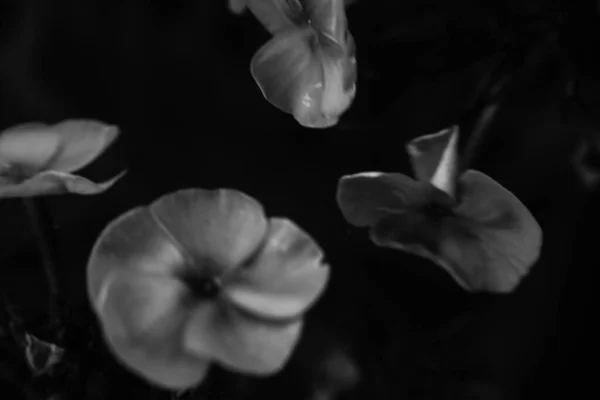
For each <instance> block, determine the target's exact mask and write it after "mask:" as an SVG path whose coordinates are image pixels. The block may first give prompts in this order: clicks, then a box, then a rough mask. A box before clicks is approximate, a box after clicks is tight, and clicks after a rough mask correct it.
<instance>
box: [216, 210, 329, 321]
mask: <svg viewBox="0 0 600 400" xmlns="http://www.w3.org/2000/svg"><path fill="white" fill-rule="evenodd" d="M322 258H323V252H322V250H321V249H320V248H319V247H318V246H317V244H316V243H315V241H314V240H313V239H312V238H311V237H310V236H309V235H308V234H306V233H305V232H304V231H302V230H301V229H300V228H299V227H298V226H297V225H296V224H294V223H293V222H291V221H289V220H287V219H280V218H273V219H272V220H271V221H270V226H269V232H268V234H267V240H266V242H265V244H264V247H263V248H262V250H261V253H260V254H259V255H258V256H256V258H253V262H252V264H251V265H248V266H247V267H246V268H244V269H243V270H240V271H238V275H236V276H235V278H234V280H232V281H231V282H227V283H226V285H225V286H226V288H225V290H224V292H225V293H224V294H225V296H227V298H228V299H229V300H230V301H232V302H234V303H235V304H236V305H237V306H238V307H240V308H243V309H244V310H246V311H248V312H250V313H253V314H256V315H260V316H262V317H265V318H273V319H276V318H287V319H291V318H294V317H297V316H299V315H300V314H301V313H302V312H303V311H305V310H306V309H307V308H308V307H309V306H310V305H311V304H313V303H314V302H315V301H316V300H317V298H318V297H319V296H320V294H321V293H322V292H323V290H324V289H325V285H326V283H327V279H328V277H329V267H328V266H326V265H323V263H322Z"/></svg>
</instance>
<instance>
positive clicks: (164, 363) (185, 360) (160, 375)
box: [96, 272, 209, 389]
mask: <svg viewBox="0 0 600 400" xmlns="http://www.w3.org/2000/svg"><path fill="white" fill-rule="evenodd" d="M184 294H185V287H184V285H183V283H181V282H180V281H178V280H176V279H174V278H168V277H165V276H164V275H153V274H134V273H131V272H119V273H113V274H112V275H111V276H109V277H108V278H107V279H106V280H105V284H104V287H103V288H102V290H101V294H100V296H99V299H98V302H99V303H98V304H97V305H96V308H97V310H98V315H99V318H100V321H101V324H102V330H103V332H104V336H105V339H106V341H107V343H108V345H109V348H110V350H111V351H112V352H113V353H114V355H115V356H116V358H117V360H119V361H120V362H121V363H122V364H123V365H124V366H125V367H126V368H128V369H129V370H131V371H132V372H134V373H136V374H137V375H139V376H141V377H142V378H144V379H146V380H147V381H149V382H150V383H152V384H154V385H156V386H160V387H163V388H169V389H184V388H189V387H191V386H195V385H197V384H198V383H200V381H201V380H202V379H203V378H204V376H205V375H206V372H207V369H208V365H209V364H208V359H206V358H202V357H195V356H192V355H189V354H186V352H185V350H184V349H182V348H181V343H180V336H179V335H178V334H177V333H178V332H180V330H181V328H182V326H183V324H184V322H185V320H186V317H188V315H189V310H188V309H187V308H186V307H183V306H182V300H183V296H184Z"/></svg>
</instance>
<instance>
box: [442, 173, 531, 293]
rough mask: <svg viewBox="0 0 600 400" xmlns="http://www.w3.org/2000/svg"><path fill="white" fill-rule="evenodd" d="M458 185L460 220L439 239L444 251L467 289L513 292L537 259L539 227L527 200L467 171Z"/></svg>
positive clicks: (453, 271)
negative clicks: (450, 231)
mask: <svg viewBox="0 0 600 400" xmlns="http://www.w3.org/2000/svg"><path fill="white" fill-rule="evenodd" d="M460 186H461V191H462V196H463V198H462V201H461V204H460V205H459V207H457V208H456V209H455V212H456V213H457V214H458V215H460V216H462V217H463V219H461V220H459V221H460V223H459V224H457V225H455V226H454V227H453V234H452V235H449V236H448V237H447V239H446V240H444V241H443V243H442V250H441V252H442V255H443V257H444V259H445V260H446V262H447V264H448V267H449V268H450V269H451V270H452V273H453V275H454V276H455V277H457V278H458V281H459V283H461V284H462V286H463V287H464V288H465V289H467V290H470V291H490V292H511V291H513V290H514V289H515V288H516V287H517V286H518V284H519V283H520V281H521V279H522V278H523V277H524V276H526V275H527V274H528V273H529V271H530V269H531V267H532V266H533V265H534V264H535V262H536V261H537V259H538V257H539V255H540V251H541V246H542V230H541V228H540V226H539V224H538V223H537V221H536V220H535V218H534V217H533V215H531V213H530V212H529V210H528V209H527V208H526V207H525V205H523V203H521V201H519V199H517V197H516V196H515V195H513V194H512V193H510V192H509V191H508V190H507V189H505V188H504V187H502V186H501V185H500V184H499V183H497V182H496V181H494V180H493V179H492V178H490V177H489V176H487V175H485V174H483V173H481V172H478V171H473V170H469V171H467V172H466V173H465V174H463V176H462V177H461V178H460ZM461 280H462V282H460V281H461Z"/></svg>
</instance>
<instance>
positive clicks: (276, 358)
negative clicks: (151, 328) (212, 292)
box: [183, 303, 302, 375]
mask: <svg viewBox="0 0 600 400" xmlns="http://www.w3.org/2000/svg"><path fill="white" fill-rule="evenodd" d="M301 330H302V321H294V322H289V323H273V322H266V321H264V320H259V319H254V318H252V317H251V316H249V315H246V314H244V313H241V312H240V311H238V310H235V309H234V308H233V307H231V306H227V305H226V304H224V303H220V304H217V306H214V305H212V304H203V305H201V306H199V307H198V308H197V309H196V310H194V312H193V314H192V317H191V319H190V320H189V321H188V324H187V325H186V327H185V328H184V333H183V337H184V339H183V340H184V343H185V345H184V346H185V348H186V349H187V351H189V352H190V353H191V354H196V355H198V356H200V357H201V356H212V357H213V358H214V359H215V360H216V361H217V362H218V363H220V364H222V365H223V366H225V367H227V368H229V369H232V370H234V371H239V372H242V373H246V374H254V375H270V374H274V373H276V372H278V371H279V370H281V369H282V368H283V366H284V365H285V363H286V362H287V360H288V359H289V357H290V356H291V354H292V352H293V350H294V348H295V346H296V343H297V342H298V339H299V337H300V333H301Z"/></svg>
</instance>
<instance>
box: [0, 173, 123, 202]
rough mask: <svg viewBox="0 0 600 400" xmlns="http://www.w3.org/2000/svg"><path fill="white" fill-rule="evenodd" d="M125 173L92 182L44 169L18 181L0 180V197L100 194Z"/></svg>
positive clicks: (76, 176) (80, 177)
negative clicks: (106, 179) (102, 180)
mask: <svg viewBox="0 0 600 400" xmlns="http://www.w3.org/2000/svg"><path fill="white" fill-rule="evenodd" d="M125 173H126V171H123V172H121V173H120V174H118V175H117V176H115V177H114V178H112V179H110V180H108V181H105V182H101V183H94V182H92V181H90V180H88V179H86V178H84V177H82V176H78V175H73V174H69V173H65V172H58V171H45V172H41V173H39V174H37V175H34V176H33V177H32V178H30V179H26V180H25V181H23V182H20V183H7V182H2V181H0V198H10V197H34V196H48V195H57V194H66V193H72V194H80V195H94V194H100V193H102V192H105V191H106V190H108V189H109V188H110V187H111V186H113V185H114V184H115V183H116V182H117V181H118V180H119V179H121V178H122V177H123V175H125Z"/></svg>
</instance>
